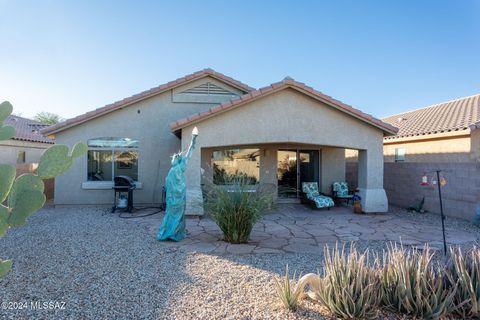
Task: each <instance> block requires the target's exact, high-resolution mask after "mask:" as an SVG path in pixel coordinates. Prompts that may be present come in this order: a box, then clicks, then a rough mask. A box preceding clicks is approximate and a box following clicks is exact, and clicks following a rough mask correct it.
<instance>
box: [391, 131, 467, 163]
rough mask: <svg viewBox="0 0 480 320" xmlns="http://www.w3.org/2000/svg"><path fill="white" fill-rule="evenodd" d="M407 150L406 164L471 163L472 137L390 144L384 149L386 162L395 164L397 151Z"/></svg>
mask: <svg viewBox="0 0 480 320" xmlns="http://www.w3.org/2000/svg"><path fill="white" fill-rule="evenodd" d="M396 148H405V162H471V161H473V159H472V157H471V153H470V151H471V150H472V149H471V148H472V145H471V139H470V135H463V136H454V137H443V138H437V139H428V140H423V141H405V142H398V143H390V141H388V140H387V141H386V142H385V144H384V147H383V152H384V156H385V162H395V149H396Z"/></svg>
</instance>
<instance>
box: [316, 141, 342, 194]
mask: <svg viewBox="0 0 480 320" xmlns="http://www.w3.org/2000/svg"><path fill="white" fill-rule="evenodd" d="M321 167H322V170H321V172H322V177H321V179H322V187H321V190H322V192H323V193H325V194H331V193H332V184H333V183H334V182H336V181H345V149H341V148H328V147H327V148H323V149H322V165H321Z"/></svg>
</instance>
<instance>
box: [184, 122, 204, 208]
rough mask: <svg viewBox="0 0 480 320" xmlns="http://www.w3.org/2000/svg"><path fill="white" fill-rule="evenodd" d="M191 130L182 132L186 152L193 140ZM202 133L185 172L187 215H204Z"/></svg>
mask: <svg viewBox="0 0 480 320" xmlns="http://www.w3.org/2000/svg"><path fill="white" fill-rule="evenodd" d="M191 132H192V130H191V129H190V128H187V129H186V130H185V129H184V130H182V150H186V149H187V148H188V146H189V144H190V139H191ZM201 138H202V137H201V133H200V135H199V136H198V138H197V145H196V147H195V149H194V150H193V153H192V157H191V158H190V160H189V162H188V164H187V169H186V170H185V179H186V184H187V204H186V208H185V215H195V216H202V215H203V196H202V186H201V169H200V168H201V150H202V143H201Z"/></svg>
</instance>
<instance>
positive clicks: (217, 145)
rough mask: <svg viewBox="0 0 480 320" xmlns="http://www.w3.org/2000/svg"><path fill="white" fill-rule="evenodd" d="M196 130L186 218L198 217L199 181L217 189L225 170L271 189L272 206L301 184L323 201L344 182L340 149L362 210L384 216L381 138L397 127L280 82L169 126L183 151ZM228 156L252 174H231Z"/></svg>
mask: <svg viewBox="0 0 480 320" xmlns="http://www.w3.org/2000/svg"><path fill="white" fill-rule="evenodd" d="M195 126H196V127H198V130H199V133H200V134H199V137H198V139H197V148H196V150H195V151H194V153H193V155H192V158H191V160H190V162H189V165H188V168H187V171H186V178H187V209H186V214H189V215H203V208H202V206H201V203H202V185H203V184H204V183H205V180H213V182H214V183H216V184H219V183H218V181H217V182H216V181H215V170H218V169H219V168H220V170H225V171H226V172H227V173H229V172H228V170H229V166H231V169H233V170H232V172H231V173H232V174H233V173H235V172H237V173H241V174H247V175H249V176H253V177H254V178H255V179H256V180H257V182H258V183H259V184H271V185H273V186H274V187H275V188H276V189H277V192H276V195H277V196H278V198H279V200H280V199H281V198H290V200H291V199H292V198H294V199H295V198H298V197H299V195H300V192H301V190H302V182H317V183H318V186H319V190H320V192H322V193H324V194H327V195H329V194H331V185H332V183H333V182H335V181H339V182H340V181H345V149H354V150H357V151H358V163H359V166H358V189H359V195H360V196H361V201H362V208H363V211H364V212H387V210H388V200H387V196H386V194H385V190H384V189H383V137H384V136H385V135H392V134H394V133H395V132H396V128H394V127H392V126H391V125H388V124H386V123H383V122H382V121H380V120H378V119H375V118H373V117H372V116H370V115H368V114H365V113H363V112H361V111H359V110H357V109H355V108H353V107H351V106H348V105H346V104H343V103H341V102H340V101H337V100H335V99H332V98H331V97H328V96H326V95H323V94H322V93H320V92H318V91H315V90H313V89H312V88H310V87H307V86H305V85H304V84H303V83H300V82H296V81H294V80H292V79H289V78H286V79H284V80H283V81H282V82H279V83H276V84H273V85H272V86H270V87H267V88H262V89H260V90H259V91H257V92H256V93H255V94H246V95H244V96H242V98H241V99H237V100H232V101H228V102H226V103H223V104H221V105H220V106H218V107H215V108H212V109H210V110H209V111H206V112H202V113H199V114H195V115H192V116H190V117H188V118H185V119H182V120H178V121H176V122H174V123H172V124H171V129H172V132H173V133H175V134H176V135H177V136H178V137H181V142H182V149H183V150H184V149H186V148H188V145H189V143H190V135H191V132H192V129H193V128H194V127H195ZM222 152H223V155H222ZM219 154H220V156H219ZM235 154H237V155H238V154H244V155H250V160H251V163H247V162H243V163H242V164H241V165H249V168H250V169H249V170H250V171H251V172H244V171H238V169H239V167H238V165H240V163H239V161H237V163H233V162H235V161H233V160H234V155H235ZM247 158H248V157H247ZM228 160H231V161H230V163H227V164H226V165H224V166H223V167H222V162H224V161H228ZM292 161H293V162H294V163H291V162H292ZM215 166H217V167H215ZM288 167H291V169H293V170H288V169H290V168H288ZM282 169H287V170H288V171H290V172H289V174H290V175H293V176H291V177H289V179H288V181H285V179H283V180H282V176H283V174H284V173H282V172H281V170H282ZM235 170H237V171H235ZM242 170H243V169H242ZM247 171H248V170H247ZM292 171H293V172H292ZM295 175H296V176H295ZM289 189H290V190H292V191H293V192H290V194H289V195H286V194H285V192H284V191H285V190H289Z"/></svg>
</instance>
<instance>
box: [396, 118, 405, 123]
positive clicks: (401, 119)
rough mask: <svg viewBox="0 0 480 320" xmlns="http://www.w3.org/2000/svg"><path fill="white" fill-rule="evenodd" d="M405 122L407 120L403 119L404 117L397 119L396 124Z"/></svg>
mask: <svg viewBox="0 0 480 320" xmlns="http://www.w3.org/2000/svg"><path fill="white" fill-rule="evenodd" d="M405 120H407V118H404V117H398V118H397V122H402V121H405Z"/></svg>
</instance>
